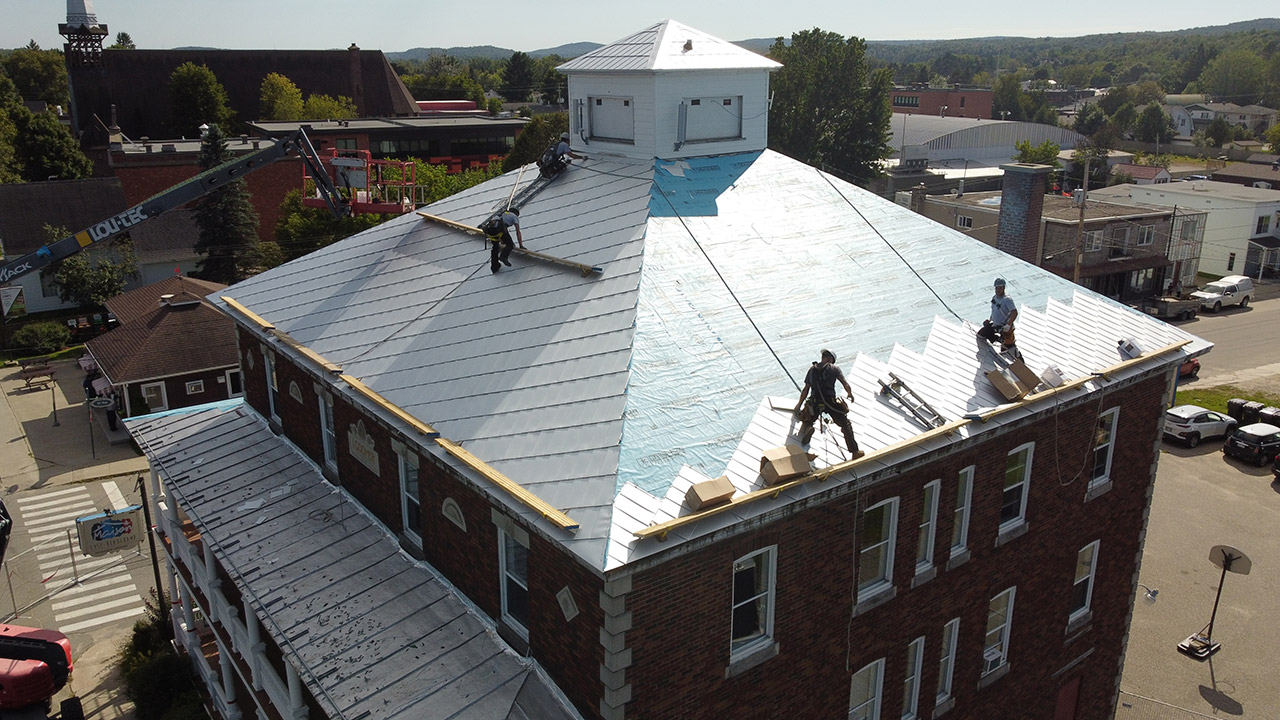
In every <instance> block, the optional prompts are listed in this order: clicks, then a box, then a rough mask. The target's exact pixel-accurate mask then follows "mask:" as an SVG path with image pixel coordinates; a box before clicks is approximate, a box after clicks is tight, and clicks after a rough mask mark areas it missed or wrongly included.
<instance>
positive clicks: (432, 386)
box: [227, 151, 1209, 567]
mask: <svg viewBox="0 0 1280 720" xmlns="http://www.w3.org/2000/svg"><path fill="white" fill-rule="evenodd" d="M516 179H517V174H516V173H509V174H507V175H504V176H502V177H501V178H497V179H495V180H493V181H490V182H488V183H485V184H483V185H481V186H478V187H475V188H472V189H470V190H468V191H464V192H463V193H461V194H459V195H456V196H454V197H451V198H448V199H446V200H443V201H441V202H439V203H436V204H434V205H432V206H431V207H430V208H429V209H428V210H429V212H431V213H432V214H435V215H440V216H443V217H446V218H450V219H453V220H458V221H461V222H466V223H471V224H474V223H476V222H477V221H479V220H480V219H481V218H483V217H484V216H486V215H487V214H488V213H489V212H490V211H491V210H492V209H493V208H494V207H495V206H497V205H498V204H500V203H502V202H504V201H505V199H506V198H507V197H508V195H509V194H510V192H511V189H512V184H513V183H514V182H515V181H516ZM527 181H528V180H527V178H526V179H524V180H522V181H521V183H522V184H523V183H524V182H527ZM521 225H522V227H523V229H524V232H525V238H526V240H525V243H526V245H528V246H529V247H530V248H531V249H534V250H538V251H542V252H546V253H549V254H552V255H557V256H562V257H567V258H569V259H572V260H576V261H579V262H585V263H589V264H592V265H595V266H599V267H602V268H604V272H603V274H602V275H601V276H599V277H593V278H585V279H584V278H581V277H579V276H578V275H577V274H575V273H568V272H565V271H564V270H563V269H561V268H556V267H554V266H548V265H541V264H536V263H532V262H529V261H525V260H523V259H520V258H519V257H518V256H517V257H515V258H513V263H515V267H513V268H510V269H504V270H502V271H501V272H500V273H498V274H490V273H489V270H488V267H487V254H486V253H485V251H484V246H483V243H482V242H481V241H480V240H479V239H477V238H475V237H473V236H469V235H466V234H464V233H462V232H461V231H458V230H453V229H449V228H447V227H445V226H442V225H437V224H433V223H428V222H426V221H423V220H421V219H420V218H418V217H416V216H405V217H402V218H399V219H396V220H393V221H391V222H388V223H386V224H384V225H381V226H379V227H377V228H373V229H371V230H369V231H366V232H365V233H362V234H360V235H357V236H354V237H352V238H348V239H347V240H344V241H342V242H339V243H336V244H334V245H332V246H330V247H328V248H325V249H323V250H320V251H318V252H316V253H313V254H311V255H308V256H306V257H303V258H300V259H298V260H295V261H293V262H291V263H288V264H286V265H283V266H281V267H278V268H275V269H273V270H270V271H268V272H265V273H263V274H261V275H259V276H257V277H255V278H251V279H249V280H246V281H244V282H242V283H240V284H238V285H236V286H233V287H231V288H229V289H228V291H227V294H228V295H230V296H231V297H233V298H235V299H236V300H237V301H239V302H241V303H243V304H244V305H245V306H247V307H248V308H249V309H250V310H252V311H253V312H255V313H256V314H258V315H260V316H261V317H263V318H265V319H266V320H267V321H269V322H271V323H273V324H274V325H275V326H276V327H277V328H279V329H281V330H283V331H285V332H287V333H289V334H290V335H292V336H293V337H294V338H296V339H297V340H298V341H300V342H301V343H303V344H304V345H306V346H308V347H310V348H311V349H313V350H315V351H316V352H318V353H320V354H321V355H323V356H324V357H325V358H326V359H328V360H329V361H331V362H335V363H338V364H339V365H342V366H343V368H344V371H345V372H347V373H349V374H351V375H354V376H356V377H358V378H360V380H361V381H362V382H363V383H365V384H366V385H368V386H369V387H371V388H372V389H374V390H375V391H377V392H378V393H380V394H382V395H383V396H384V397H386V398H387V399H388V400H390V401H391V402H393V403H394V404H396V405H398V406H400V407H402V408H404V409H405V410H406V411H408V412H410V413H411V414H412V415H414V416H415V417H417V418H419V419H420V420H422V421H423V422H426V423H428V424H430V425H432V426H434V427H435V428H436V429H438V430H439V431H440V432H441V434H442V435H443V436H444V437H446V438H449V439H451V440H454V441H456V442H460V443H462V444H463V445H465V447H466V448H467V449H468V450H469V451H470V452H472V453H473V454H475V455H476V456H477V457H479V458H481V459H482V460H484V461H486V462H488V463H489V464H490V465H492V466H493V467H494V468H495V469H497V470H498V471H500V472H502V473H504V474H505V475H506V476H508V477H510V478H511V479H513V480H515V481H516V482H518V483H520V484H522V485H523V486H525V487H526V488H528V489H529V490H530V491H532V492H533V493H534V494H536V495H538V496H539V497H541V498H543V499H544V500H546V501H547V502H549V503H551V505H553V506H554V507H557V508H560V509H563V510H565V511H566V512H567V513H568V514H569V515H570V516H571V517H572V518H573V519H574V520H576V521H578V522H579V523H580V526H581V527H580V528H579V529H578V531H577V532H576V533H575V534H572V535H569V534H566V533H561V534H557V532H558V531H551V532H550V535H551V536H552V537H554V538H557V539H559V540H560V541H562V542H564V543H566V545H568V546H569V547H570V548H572V549H573V550H574V551H575V552H577V553H578V554H579V555H581V556H582V557H583V558H584V559H586V560H587V561H588V562H590V563H591V564H592V565H593V566H595V567H613V566H616V564H617V563H619V562H626V561H627V560H628V559H629V558H630V559H634V558H635V557H639V556H640V555H642V554H643V553H644V552H648V550H646V549H644V548H643V547H641V548H639V549H638V550H635V551H633V550H632V548H633V547H634V545H633V544H632V543H629V542H626V543H624V542H621V540H619V537H618V533H620V532H622V533H623V535H625V536H626V537H629V531H625V528H629V527H633V525H632V520H631V519H638V518H641V517H645V518H650V519H651V518H653V517H655V515H654V514H653V512H649V513H648V514H647V515H646V514H644V512H642V511H641V510H638V509H636V508H637V506H646V503H647V504H648V505H652V506H654V508H656V507H657V504H658V503H659V502H660V501H661V499H662V498H665V497H667V496H668V493H669V492H675V490H673V488H675V487H676V485H675V484H673V483H678V482H680V481H679V478H682V477H695V476H709V477H715V476H717V475H721V474H725V473H726V472H727V473H728V474H729V475H730V479H731V480H732V481H733V482H735V484H738V485H740V486H741V487H747V486H752V485H754V484H757V483H758V482H759V477H758V469H759V467H758V457H759V456H758V454H756V455H755V460H752V454H753V453H754V452H755V451H756V449H758V446H759V444H760V443H763V442H774V441H776V443H775V444H782V442H781V440H782V439H783V438H784V437H785V436H778V435H777V434H776V433H774V431H773V430H769V429H768V428H769V427H770V422H773V421H772V420H767V419H762V418H761V417H760V412H761V410H760V408H761V407H762V402H763V401H764V399H765V398H767V397H787V396H789V397H791V398H795V397H797V396H798V384H799V382H800V381H802V379H803V377H804V371H805V370H806V368H807V367H808V366H809V363H810V362H811V361H813V360H816V359H817V354H818V350H819V349H821V348H823V347H829V348H832V349H834V350H835V351H836V352H837V353H838V355H839V356H840V357H841V364H842V366H843V367H844V368H845V369H846V372H849V371H850V370H851V369H853V371H854V373H855V376H857V377H860V378H861V379H860V380H859V382H858V383H857V384H855V391H856V392H855V394H856V396H857V398H858V404H857V406H856V408H855V411H854V413H853V417H854V423H855V429H856V430H857V431H858V433H859V442H861V443H863V448H864V449H867V450H875V449H877V448H881V447H885V446H887V445H890V444H893V443H895V442H898V441H900V440H903V439H906V438H910V437H913V436H915V435H918V434H919V433H920V432H921V428H920V427H919V426H918V424H916V423H915V422H914V421H911V420H909V419H906V418H903V417H897V419H896V420H895V421H894V422H891V423H886V422H885V418H886V417H889V415H886V414H885V412H886V411H882V410H881V409H878V408H879V401H878V400H876V399H875V395H876V393H877V392H878V390H879V386H878V384H877V383H875V382H874V379H873V378H872V374H873V373H872V370H875V371H877V372H879V371H880V370H882V369H883V368H885V367H887V368H889V369H892V370H893V371H894V372H897V373H898V374H899V375H900V376H903V377H907V376H911V377H917V376H916V375H913V373H915V372H917V370H916V369H915V368H920V367H926V366H927V367H928V368H929V369H930V370H929V372H930V373H931V375H926V374H925V373H924V371H923V370H919V371H918V372H920V373H921V374H920V375H919V377H926V376H927V377H928V378H929V380H928V385H925V387H928V388H933V387H936V388H937V390H936V394H937V395H938V396H939V398H940V402H942V404H943V405H944V406H945V407H948V408H949V409H950V410H951V411H952V412H959V411H960V410H962V409H970V408H974V407H987V406H991V405H994V404H996V403H997V399H996V398H994V397H993V395H992V391H991V389H990V388H989V387H988V386H987V385H986V384H985V380H976V379H975V378H976V377H979V374H978V373H977V372H976V364H975V363H977V362H978V360H976V359H975V358H976V355H975V353H976V352H977V350H978V349H980V348H976V347H975V345H974V342H973V337H974V336H973V328H972V327H969V328H966V326H965V325H963V324H961V321H960V318H963V319H964V320H966V321H969V322H973V323H980V322H981V320H982V319H983V318H985V317H986V316H987V313H988V311H989V298H990V295H991V290H990V281H991V278H992V277H994V276H996V275H999V276H1002V277H1004V278H1006V279H1007V280H1008V283H1009V293H1010V295H1011V296H1012V297H1013V298H1014V299H1015V301H1016V302H1017V303H1018V305H1019V309H1020V312H1021V317H1023V318H1026V320H1022V321H1020V324H1019V330H1018V332H1019V346H1020V347H1021V348H1022V350H1023V352H1024V353H1025V354H1026V355H1027V356H1028V360H1029V363H1030V365H1031V366H1032V369H1034V370H1036V371H1037V372H1038V371H1040V370H1041V369H1043V367H1044V365H1045V364H1046V363H1047V362H1049V361H1050V359H1053V361H1054V362H1057V363H1058V364H1059V365H1060V366H1061V367H1062V369H1063V370H1064V371H1065V372H1067V373H1068V375H1069V376H1071V377H1083V376H1085V375H1087V374H1088V373H1090V372H1094V371H1097V370H1100V369H1102V368H1106V367H1110V366H1111V365H1113V364H1115V363H1116V362H1118V360H1119V358H1118V356H1117V351H1116V348H1115V344H1116V343H1115V341H1116V339H1117V338H1119V337H1123V336H1124V335H1116V334H1115V333H1116V332H1120V331H1123V332H1124V333H1127V334H1128V335H1129V336H1132V337H1134V338H1135V339H1137V340H1138V341H1139V342H1140V343H1141V344H1143V345H1144V346H1145V347H1148V348H1157V347H1164V346H1166V345H1168V344H1170V343H1171V342H1172V341H1173V340H1175V339H1185V340H1191V341H1192V345H1191V346H1189V348H1188V351H1189V352H1194V353H1202V352H1204V351H1205V350H1207V348H1208V347H1209V345H1208V344H1207V343H1204V342H1203V341H1200V340H1198V339H1194V338H1193V337H1192V336H1190V335H1187V334H1186V333H1185V332H1183V331H1181V330H1178V329H1176V328H1172V327H1170V326H1168V325H1166V324H1164V323H1162V322H1159V321H1157V320H1154V319H1152V318H1150V317H1148V316H1147V315H1145V314H1143V313H1141V312H1137V311H1135V310H1132V309H1130V308H1127V307H1125V306H1122V305H1119V304H1117V303H1114V302H1112V301H1110V300H1106V299H1099V298H1096V297H1095V296H1093V295H1092V294H1091V293H1089V292H1088V291H1086V290H1082V289H1081V288H1080V287H1079V286H1077V285H1075V284H1073V283H1071V282H1069V281H1067V280H1064V279H1061V278H1058V277H1056V276H1055V275H1053V274H1052V273H1050V272H1048V271H1045V270H1041V269H1038V268H1035V267H1033V266H1031V265H1028V264H1026V263H1024V262H1022V261H1021V260H1018V259H1016V258H1013V257H1011V256H1009V255H1006V254H1004V253H1002V252H999V251H998V250H996V249H994V248H992V247H989V246H987V245H984V244H983V243H981V242H979V241H977V240H974V239H972V238H970V237H968V236H966V235H964V234H963V233H959V232H956V231H955V230H953V229H951V228H947V227H945V226H942V225H939V224H937V223H935V222H933V221H931V220H929V219H928V218H925V217H923V216H921V215H917V214H914V213H912V212H910V211H908V210H905V209H904V208H901V207H899V206H897V205H895V204H893V203H892V202H890V201H888V200H885V199H883V198H880V197H878V196H876V195H873V194H871V193H869V192H867V191H865V190H862V189H860V188H857V187H855V186H852V185H849V184H847V183H844V182H842V181H840V180H838V179H836V178H834V177H831V176H829V175H826V174H823V173H821V172H819V171H817V170H815V169H814V168H812V167H809V166H807V165H804V164H802V163H799V162H796V161H794V160H791V159H789V158H787V157H785V156H783V155H780V154H777V153H774V152H772V151H764V152H757V153H747V154H740V155H728V156H719V157H713V158H694V159H687V160H680V161H672V162H668V161H656V162H651V163H648V164H642V163H634V162H627V161H624V160H617V161H603V160H599V159H592V160H591V161H589V162H587V163H585V164H575V165H574V166H572V167H571V168H570V169H569V170H568V171H567V172H566V173H564V174H563V175H562V176H561V177H560V178H558V179H557V180H556V181H555V182H553V183H551V184H550V185H549V186H548V187H547V189H545V190H544V191H543V192H542V193H541V194H539V195H538V196H536V198H535V199H534V200H533V201H532V202H531V203H530V204H528V205H527V206H525V208H524V211H523V212H522V214H521ZM1086 306H1087V308H1088V314H1084V313H1083V311H1081V310H1079V308H1080V307H1086ZM1063 308H1066V310H1064V309H1063ZM1073 308H1074V309H1075V310H1074V312H1068V310H1071V309H1073ZM1037 312H1039V313H1043V314H1044V317H1045V320H1044V321H1043V322H1036V321H1034V320H1032V319H1031V318H1035V317H1037ZM939 318H941V320H939ZM939 323H941V325H940V324H939ZM1088 323H1092V324H1093V326H1094V329H1091V330H1088V331H1086V330H1081V329H1080V328H1082V327H1086V326H1087V324H1088ZM1098 327H1105V328H1107V331H1106V332H1101V331H1098V330H1097V329H1096V328H1098ZM939 333H942V334H947V335H948V336H949V337H952V338H953V340H955V338H967V339H968V340H967V341H964V342H961V341H960V340H955V341H954V342H952V341H948V342H947V343H943V344H942V345H941V346H940V347H939V348H932V349H931V348H930V346H931V344H932V343H933V342H934V340H933V338H934V337H935V336H936V335H938V334H939ZM1098 338H1101V340H1099V339H1098ZM953 346H954V347H953ZM966 347H967V348H968V349H967V351H966V350H965V348H966ZM949 352H950V353H951V354H948V353H949ZM922 353H923V355H922V356H921V357H917V356H918V355H920V354H922ZM966 353H967V354H966ZM1174 360H1175V358H1166V359H1165V362H1174ZM899 371H901V372H899ZM904 373H905V375H904ZM339 391H340V392H345V391H343V390H342V389H341V388H339ZM934 394H935V391H934V390H932V389H930V391H929V395H930V397H929V399H930V402H933V397H932V396H933V395H934ZM941 398H950V400H949V401H943V400H942V399H941ZM790 404H794V400H792V401H791V403H790ZM864 412H866V413H868V414H866V415H865V416H864V415H863V413H864ZM898 415H899V416H900V415H901V413H900V412H899V413H898ZM774 420H776V418H775V419H774ZM1000 424H1001V423H1000V422H993V423H989V424H987V425H985V426H984V427H986V428H991V427H996V426H999V425H1000ZM757 426H761V427H764V428H765V430H764V431H762V432H757V431H756V427H757ZM770 433H774V434H770ZM752 443H755V444H754V445H753V444H752ZM424 452H429V453H434V454H436V455H437V456H440V457H441V459H442V461H443V462H449V463H452V462H454V461H453V459H452V458H451V457H448V456H444V455H442V454H441V452H440V451H439V450H438V449H436V448H434V446H430V447H426V448H425V449H424ZM455 464H456V463H455ZM458 467H459V468H460V470H461V471H462V472H464V473H467V472H469V470H468V469H466V468H464V467H462V466H460V465H459V466H458ZM478 482H479V483H480V484H481V486H484V484H483V481H478ZM496 496H497V497H505V496H504V495H502V494H501V493H496ZM641 496H644V497H641ZM646 498H647V499H646ZM512 508H513V511H514V512H521V511H522V506H518V505H514V504H513V505H512ZM654 512H656V510H654ZM524 514H525V516H527V517H529V518H531V519H532V520H534V521H535V522H536V517H537V516H536V514H534V513H532V512H531V511H524ZM629 518H630V519H629ZM699 527H701V526H699ZM620 528H622V530H620ZM611 534H612V535H614V536H615V537H614V538H613V540H610V536H611Z"/></svg>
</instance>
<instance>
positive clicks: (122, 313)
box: [107, 275, 226, 325]
mask: <svg viewBox="0 0 1280 720" xmlns="http://www.w3.org/2000/svg"><path fill="white" fill-rule="evenodd" d="M225 287H226V285H222V284H220V283H216V282H210V281H208V280H197V279H196V278H189V277H182V276H181V275H179V276H175V277H171V278H165V279H164V280H161V281H160V282H155V283H151V284H150V285H146V286H144V287H140V288H138V289H136V290H130V291H129V292H126V293H120V294H119V295H117V296H115V297H113V298H111V299H110V300H108V301H107V309H108V310H110V311H111V312H112V314H114V315H115V316H116V319H117V320H119V321H120V324H121V325H128V324H130V323H132V322H133V321H134V320H137V319H138V318H140V317H142V316H143V315H146V314H147V313H149V312H151V311H153V310H155V309H157V308H159V307H160V298H161V297H162V296H164V295H173V296H174V299H175V301H176V302H184V301H186V302H204V296H206V295H209V294H211V293H215V292H217V291H219V290H222V289H223V288H225ZM180 298H181V299H180Z"/></svg>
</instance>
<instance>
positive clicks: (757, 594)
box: [729, 545, 778, 662]
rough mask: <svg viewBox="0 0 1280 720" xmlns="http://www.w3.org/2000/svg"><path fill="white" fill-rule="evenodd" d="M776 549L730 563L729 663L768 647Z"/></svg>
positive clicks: (771, 626)
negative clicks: (731, 569) (731, 576)
mask: <svg viewBox="0 0 1280 720" xmlns="http://www.w3.org/2000/svg"><path fill="white" fill-rule="evenodd" d="M777 556H778V548H777V546H776V545H775V546H771V547H767V548H764V549H763V550H757V551H755V552H753V553H751V554H750V555H746V556H744V557H741V558H738V559H737V560H735V561H734V562H733V621H732V633H731V635H732V637H731V638H730V641H729V658H730V661H731V662H732V661H734V660H739V659H741V658H743V657H745V656H747V655H750V654H751V653H753V652H755V651H756V650H758V649H760V648H762V647H766V646H768V644H769V643H770V642H772V640H773V600H774V579H775V572H774V568H775V565H776V564H777Z"/></svg>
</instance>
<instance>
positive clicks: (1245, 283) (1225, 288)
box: [1191, 275, 1253, 312]
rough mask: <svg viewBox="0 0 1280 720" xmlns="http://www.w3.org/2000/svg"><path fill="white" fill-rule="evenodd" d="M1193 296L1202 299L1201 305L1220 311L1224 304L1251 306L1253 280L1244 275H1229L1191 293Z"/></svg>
mask: <svg viewBox="0 0 1280 720" xmlns="http://www.w3.org/2000/svg"><path fill="white" fill-rule="evenodd" d="M1191 297H1193V298H1195V299H1197V300H1199V301H1200V307H1202V308H1207V309H1209V310H1212V311H1213V312H1218V311H1219V310H1221V309H1222V306H1224V305H1239V306H1240V307H1242V308H1243V307H1249V301H1250V300H1252V299H1253V281H1252V280H1250V279H1249V278H1247V277H1245V276H1244V275H1228V276H1226V277H1224V278H1222V279H1221V280H1214V281H1213V282H1211V283H1209V284H1208V285H1205V286H1204V287H1203V288H1202V289H1200V290H1197V291H1195V292H1193V293H1191Z"/></svg>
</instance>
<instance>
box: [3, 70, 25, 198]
mask: <svg viewBox="0 0 1280 720" xmlns="http://www.w3.org/2000/svg"><path fill="white" fill-rule="evenodd" d="M25 111H26V108H25V107H23V106H22V100H21V98H19V97H18V90H17V88H15V87H14V86H13V81H12V80H10V79H9V78H8V76H6V75H5V74H4V71H3V70H0V183H16V182H22V164H21V163H20V162H18V157H17V153H15V152H14V148H13V144H14V143H15V142H17V139H18V125H17V123H15V122H14V120H13V112H25Z"/></svg>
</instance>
